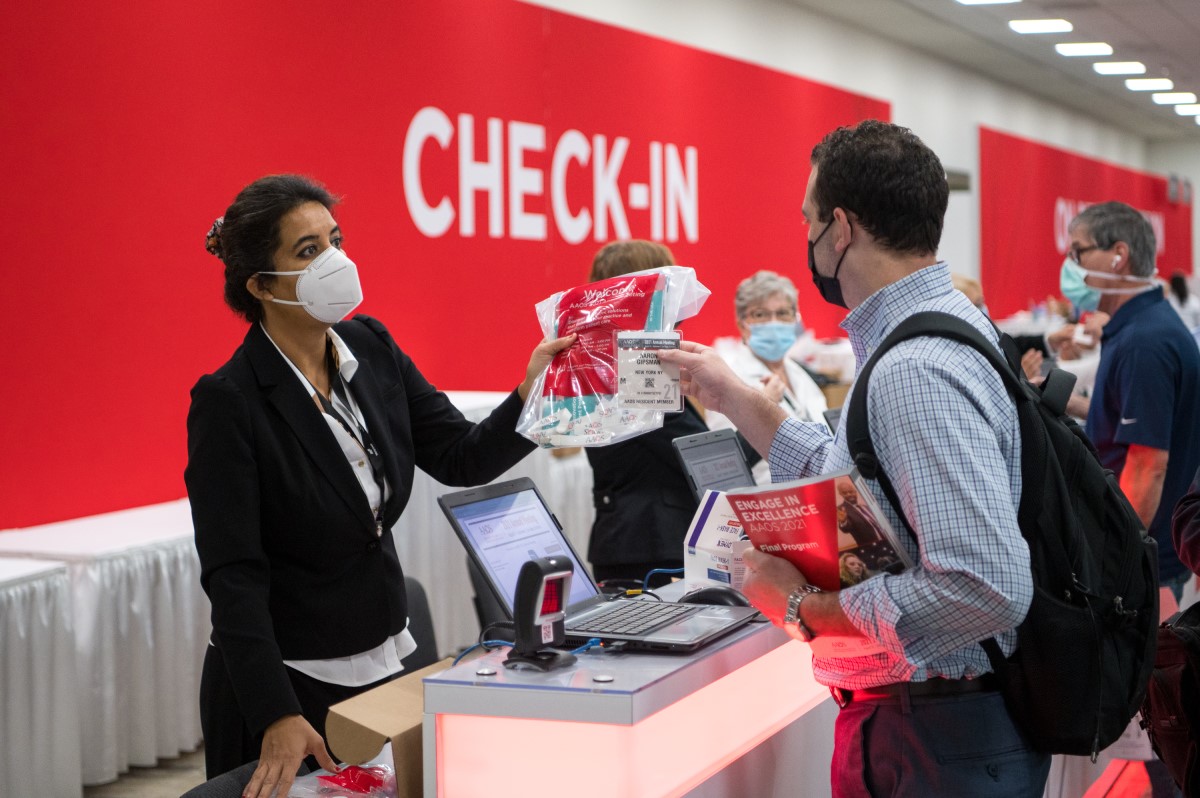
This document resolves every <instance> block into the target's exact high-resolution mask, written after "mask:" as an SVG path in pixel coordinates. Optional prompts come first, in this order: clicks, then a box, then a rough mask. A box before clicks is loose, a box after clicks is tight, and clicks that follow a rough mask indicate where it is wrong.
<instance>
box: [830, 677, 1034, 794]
mask: <svg viewBox="0 0 1200 798" xmlns="http://www.w3.org/2000/svg"><path fill="white" fill-rule="evenodd" d="M831 771H832V779H831V782H832V784H833V795H834V798H860V796H898V797H900V798H905V797H906V796H907V797H908V798H936V797H937V796H971V798H990V796H995V798H1023V797H1027V798H1041V795H1042V793H1043V791H1044V790H1045V788H1046V777H1047V776H1048V775H1049V773H1050V755H1049V754H1042V753H1038V752H1036V751H1034V750H1033V749H1032V748H1030V746H1029V741H1028V740H1026V739H1025V736H1024V735H1023V734H1022V733H1021V732H1020V730H1018V729H1017V727H1016V726H1015V725H1014V724H1013V720H1012V717H1011V716H1010V715H1009V714H1008V710H1007V709H1005V707H1004V699H1003V697H1002V696H1001V695H1000V693H998V692H990V693H969V694H966V695H962V696H944V697H943V696H936V697H935V696H930V697H916V698H911V699H910V698H908V697H907V696H906V697H903V698H899V697H898V698H894V699H886V700H882V701H879V700H874V701H873V700H868V701H852V702H851V703H849V704H847V705H846V707H845V708H844V709H842V711H841V712H840V713H839V714H838V718H837V724H836V726H835V742H834V749H833V763H832V767H831Z"/></svg>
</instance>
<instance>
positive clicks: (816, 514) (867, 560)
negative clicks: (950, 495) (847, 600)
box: [725, 469, 912, 657]
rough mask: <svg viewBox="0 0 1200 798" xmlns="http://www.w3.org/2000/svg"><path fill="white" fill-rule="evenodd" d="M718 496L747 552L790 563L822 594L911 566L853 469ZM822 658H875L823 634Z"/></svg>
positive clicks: (869, 649)
mask: <svg viewBox="0 0 1200 798" xmlns="http://www.w3.org/2000/svg"><path fill="white" fill-rule="evenodd" d="M725 498H726V500H727V501H728V502H729V507H730V509H731V510H732V511H733V514H734V515H735V516H736V517H737V520H738V521H739V522H740V524H741V527H742V530H743V531H744V532H745V535H746V536H747V537H748V538H749V539H750V541H751V542H752V543H753V544H754V547H755V548H757V549H758V550H760V551H763V552H766V553H768V554H774V555H776V556H779V557H783V558H784V559H786V560H788V561H789V562H791V563H792V564H793V565H795V566H796V567H797V568H798V569H800V571H801V572H802V573H803V574H804V576H805V578H806V579H808V581H809V582H811V583H812V584H814V585H816V586H817V587H819V588H821V589H822V590H838V589H841V588H846V587H851V586H853V585H856V584H858V583H860V582H863V581H865V580H867V579H870V578H871V577H873V576H876V575H878V574H882V573H890V574H897V573H900V572H901V571H903V570H904V569H905V568H908V567H911V566H912V561H911V560H910V558H909V557H908V555H907V554H906V553H905V551H904V549H903V548H902V547H901V546H900V545H899V541H898V540H897V538H896V534H895V532H894V530H893V529H892V527H891V524H889V523H888V521H887V519H886V518H885V517H884V516H883V513H882V512H880V510H879V506H878V505H877V504H876V502H875V499H874V497H872V495H871V493H870V491H868V490H867V488H866V485H865V484H864V482H863V478H862V477H861V476H860V475H859V473H858V471H857V470H855V469H851V470H849V471H842V472H838V473H834V474H822V475H821V476H818V477H813V478H810V479H802V480H798V481H795V482H780V483H777V484H774V485H764V486H761V487H750V488H737V489H734V490H730V491H727V492H726V493H725ZM811 645H812V649H813V653H814V654H816V655H817V656H822V657H848V656H861V655H864V654H871V653H877V652H879V651H882V648H880V647H879V645H878V644H876V643H874V642H873V641H870V640H867V639H865V638H851V637H836V636H829V635H822V636H818V637H817V638H815V639H814V640H813V641H812V643H811Z"/></svg>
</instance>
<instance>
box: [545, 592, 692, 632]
mask: <svg viewBox="0 0 1200 798" xmlns="http://www.w3.org/2000/svg"><path fill="white" fill-rule="evenodd" d="M695 611H696V607H695V606H694V605H690V604H675V603H673V602H659V601H624V600H617V601H614V602H612V603H611V604H606V605H605V606H604V608H603V609H602V610H600V611H599V612H597V613H594V614H592V615H590V616H588V617H586V618H582V619H577V620H571V619H567V623H566V630H567V631H568V632H574V633H576V634H596V635H615V634H620V635H636V634H641V633H642V632H645V631H648V630H650V629H654V628H657V627H659V626H662V625H663V624H665V623H668V622H670V621H673V620H675V619H676V618H679V617H681V616H683V615H687V614H689V613H692V612H695Z"/></svg>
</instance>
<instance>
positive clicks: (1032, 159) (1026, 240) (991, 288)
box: [979, 127, 1192, 318]
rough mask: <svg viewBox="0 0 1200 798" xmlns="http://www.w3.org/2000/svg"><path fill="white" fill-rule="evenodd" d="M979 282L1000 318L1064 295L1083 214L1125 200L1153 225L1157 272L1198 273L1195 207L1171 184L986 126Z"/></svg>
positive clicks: (982, 140)
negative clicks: (1063, 275) (1063, 277)
mask: <svg viewBox="0 0 1200 798" xmlns="http://www.w3.org/2000/svg"><path fill="white" fill-rule="evenodd" d="M979 189H980V195H979V216H980V230H979V239H980V240H979V249H980V268H979V274H980V281H981V282H982V283H983V292H984V296H985V297H986V299H987V304H988V309H989V310H990V311H991V313H992V315H993V316H994V317H995V318H1003V317H1005V316H1009V315H1012V314H1013V313H1015V312H1016V311H1018V310H1022V309H1027V308H1029V306H1030V305H1031V304H1033V303H1036V302H1041V301H1042V300H1044V299H1045V298H1046V297H1047V296H1050V295H1053V296H1059V290H1058V273H1059V270H1060V269H1061V268H1062V262H1063V258H1064V257H1065V256H1066V253H1067V249H1068V248H1069V247H1070V244H1071V239H1070V235H1069V234H1068V232H1067V226H1068V225H1069V224H1070V223H1071V220H1072V219H1074V218H1075V216H1076V215H1078V214H1079V212H1080V211H1082V210H1083V209H1084V208H1086V207H1087V206H1089V205H1094V204H1096V203H1098V202H1108V201H1109V200H1118V201H1120V202H1125V203H1128V204H1129V205H1132V206H1133V207H1135V208H1137V209H1138V210H1139V211H1141V212H1142V213H1143V214H1145V216H1146V218H1147V219H1148V220H1149V221H1150V224H1151V226H1152V227H1153V228H1154V232H1155V237H1156V238H1157V240H1158V273H1159V274H1160V275H1162V276H1163V277H1169V276H1170V275H1171V273H1172V272H1175V271H1181V272H1184V273H1185V274H1191V271H1192V207H1191V205H1190V204H1184V203H1183V202H1180V201H1172V200H1171V199H1169V198H1168V192H1167V178H1165V177H1162V176H1160V175H1152V174H1148V173H1146V172H1139V171H1136V170H1134V169H1128V168H1125V167H1123V166H1117V165H1115V164H1111V163H1106V162H1104V161H1099V160H1096V159H1095V158H1088V157H1085V156H1083V155H1078V154H1076V153H1072V152H1067V151H1066V150H1060V149H1057V148H1055V147H1049V146H1047V145H1045V144H1039V143H1038V142H1036V141H1030V140H1028V139H1023V138H1019V137H1017V136H1012V135H1009V134H1007V133H1001V132H999V131H996V130H989V129H988V128H985V127H980V128H979Z"/></svg>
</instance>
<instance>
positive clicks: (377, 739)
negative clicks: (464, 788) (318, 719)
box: [325, 659, 453, 798]
mask: <svg viewBox="0 0 1200 798" xmlns="http://www.w3.org/2000/svg"><path fill="white" fill-rule="evenodd" d="M451 662H453V660H451V659H444V660H442V661H441V662H438V663H435V664H433V665H430V666H429V667H427V668H422V669H421V670H419V671H413V672H412V673H409V674H406V675H404V676H401V677H400V678H399V679H396V680H394V681H391V682H388V683H387V684H384V685H380V686H379V687H376V688H375V689H374V690H368V691H367V692H365V693H362V694H360V695H357V696H355V697H354V698H351V699H349V700H346V701H343V702H341V703H340V704H334V705H333V706H331V707H330V708H329V716H328V717H327V718H326V720H325V737H326V739H327V740H328V742H329V749H330V750H331V751H333V754H334V756H336V757H337V758H338V759H340V760H342V761H343V762H345V763H346V764H348V765H361V764H363V763H364V762H369V761H370V760H372V759H374V758H375V757H376V756H377V755H378V754H379V752H380V750H381V749H382V748H383V744H384V743H386V742H387V741H388V740H391V741H392V757H393V759H394V761H395V763H396V794H397V796H399V798H408V797H409V796H411V798H419V796H421V794H422V791H423V789H424V784H423V783H422V769H421V721H422V715H423V714H424V711H425V691H424V686H423V685H422V683H421V680H422V679H424V678H425V677H426V676H432V675H433V674H435V673H440V672H441V671H444V670H446V668H449V667H450V663H451Z"/></svg>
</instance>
